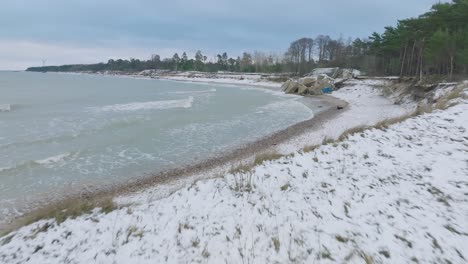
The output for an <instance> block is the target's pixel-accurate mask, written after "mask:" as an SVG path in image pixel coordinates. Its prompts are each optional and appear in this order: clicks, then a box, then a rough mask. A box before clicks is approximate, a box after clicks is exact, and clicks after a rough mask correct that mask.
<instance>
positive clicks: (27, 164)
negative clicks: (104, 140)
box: [0, 153, 77, 172]
mask: <svg viewBox="0 0 468 264" xmlns="http://www.w3.org/2000/svg"><path fill="white" fill-rule="evenodd" d="M76 154H77V153H75V155H76ZM71 156H72V153H64V154H59V155H56V156H51V157H48V158H45V159H39V160H27V161H23V162H21V163H19V164H16V165H13V166H10V167H0V172H10V171H22V170H24V169H28V168H29V169H30V168H31V167H32V166H43V167H45V168H48V169H51V168H54V167H55V166H56V165H59V166H60V164H63V162H66V161H67V160H68V159H69V158H73V157H71Z"/></svg>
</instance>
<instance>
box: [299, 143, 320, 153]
mask: <svg viewBox="0 0 468 264" xmlns="http://www.w3.org/2000/svg"><path fill="white" fill-rule="evenodd" d="M318 147H320V146H319V145H309V146H305V147H304V148H302V152H304V153H308V152H312V151H314V150H315V149H316V148H318Z"/></svg>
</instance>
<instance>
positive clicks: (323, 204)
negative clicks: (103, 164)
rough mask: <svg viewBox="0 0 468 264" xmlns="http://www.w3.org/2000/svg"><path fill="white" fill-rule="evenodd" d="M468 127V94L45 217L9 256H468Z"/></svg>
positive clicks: (61, 259) (141, 259)
mask: <svg viewBox="0 0 468 264" xmlns="http://www.w3.org/2000/svg"><path fill="white" fill-rule="evenodd" d="M375 107H376V108H377V107H378V105H376V106H375ZM467 131H468V102H467V101H463V102H462V103H460V104H459V105H457V106H454V107H451V108H449V109H447V110H443V111H442V110H436V111H435V112H433V113H430V114H424V115H421V116H418V117H413V118H410V119H408V120H406V121H403V122H402V123H397V124H395V125H392V126H390V127H388V128H386V129H385V130H378V129H370V130H366V131H364V132H360V133H357V134H355V135H352V136H349V137H348V138H347V139H346V140H344V141H342V142H339V143H330V144H327V145H322V146H320V147H318V148H316V149H314V150H312V151H310V152H307V153H303V152H295V153H294V155H291V156H288V157H284V158H281V159H279V160H276V161H270V162H266V163H264V164H263V165H260V166H257V167H255V168H254V169H253V170H252V171H251V172H248V173H244V174H234V175H233V174H228V175H225V176H223V177H220V178H215V179H209V180H202V181H198V182H196V183H194V184H192V185H191V186H187V187H184V188H182V189H181V190H179V191H176V192H174V193H173V194H171V195H169V196H167V197H166V198H163V199H156V200H155V199H151V194H149V193H142V194H141V195H139V196H138V197H137V199H133V200H134V201H138V202H137V203H134V204H132V205H130V206H126V207H123V208H122V209H118V210H115V211H113V212H110V213H108V214H101V213H99V211H98V210H96V211H95V212H94V213H93V214H92V215H85V216H81V217H78V218H76V219H73V220H67V221H65V222H63V223H61V224H60V225H57V224H55V223H53V222H52V221H40V222H37V223H35V224H32V225H29V226H26V227H24V228H21V229H20V230H18V231H16V232H13V233H11V234H10V235H8V236H6V237H4V238H3V239H1V240H0V262H1V263H196V262H205V263H292V262H294V263H314V262H317V263H335V262H336V263H344V262H346V263H409V262H412V261H413V262H416V263H441V262H447V263H464V262H466V260H467V259H468V252H467V251H466V246H465V245H467V244H468V226H467V225H466V223H467V219H468V207H467V206H466V205H467V202H468V198H467V195H466V194H467V193H468V178H467V177H468V166H467V164H468V163H467V162H468V160H467V153H468V144H467V142H468V133H467ZM122 199H124V198H122ZM124 200H125V199H124Z"/></svg>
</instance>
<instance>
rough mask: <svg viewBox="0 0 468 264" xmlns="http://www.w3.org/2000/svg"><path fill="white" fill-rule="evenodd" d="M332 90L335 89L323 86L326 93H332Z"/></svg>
mask: <svg viewBox="0 0 468 264" xmlns="http://www.w3.org/2000/svg"><path fill="white" fill-rule="evenodd" d="M332 92H333V89H332V88H331V87H325V88H322V93H324V94H331V93H332Z"/></svg>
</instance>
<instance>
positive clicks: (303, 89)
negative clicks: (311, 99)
mask: <svg viewBox="0 0 468 264" xmlns="http://www.w3.org/2000/svg"><path fill="white" fill-rule="evenodd" d="M308 92H309V87H307V86H305V85H303V84H298V85H297V94H300V95H305V94H308Z"/></svg>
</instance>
